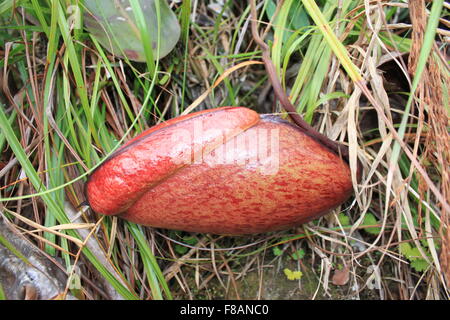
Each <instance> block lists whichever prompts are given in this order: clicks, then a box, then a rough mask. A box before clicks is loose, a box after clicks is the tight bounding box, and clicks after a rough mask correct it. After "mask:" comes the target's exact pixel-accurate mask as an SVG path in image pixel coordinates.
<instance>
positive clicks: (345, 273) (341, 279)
mask: <svg viewBox="0 0 450 320" xmlns="http://www.w3.org/2000/svg"><path fill="white" fill-rule="evenodd" d="M349 279H350V268H349V267H347V266H346V267H344V268H343V269H341V270H336V271H335V272H334V275H333V278H332V279H331V282H332V283H333V284H334V285H335V286H343V285H346V284H347V282H348V280H349Z"/></svg>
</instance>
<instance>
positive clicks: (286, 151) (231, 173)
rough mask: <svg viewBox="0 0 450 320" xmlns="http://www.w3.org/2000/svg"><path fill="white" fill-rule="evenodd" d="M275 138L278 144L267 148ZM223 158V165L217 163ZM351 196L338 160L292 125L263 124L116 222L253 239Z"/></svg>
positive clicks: (172, 178) (171, 178)
mask: <svg viewBox="0 0 450 320" xmlns="http://www.w3.org/2000/svg"><path fill="white" fill-rule="evenodd" d="M277 132H278V137H279V140H278V141H279V144H278V145H276V144H273V145H272V144H271V138H273V137H274V136H276V135H277ZM264 136H265V138H264ZM255 137H257V139H256V140H255V139H254V138H255ZM252 138H253V139H252ZM239 139H244V140H239ZM245 139H247V140H245ZM242 141H246V142H247V143H245V144H243V143H240V144H239V142H242ZM155 143H156V142H155ZM264 146H266V147H264ZM153 147H154V148H156V147H158V145H154V146H153ZM264 148H266V150H263V149H264ZM258 150H259V151H260V152H261V150H262V152H261V154H260V156H259V157H258V156H256V157H255V154H258ZM232 151H233V152H232ZM221 152H222V153H221ZM221 154H225V155H226V157H227V158H226V160H227V161H224V160H223V159H225V158H223V159H222V160H223V161H218V159H220V158H219V155H221ZM277 161H278V162H277ZM276 163H278V166H276V165H275V164H276ZM268 164H272V166H270V165H268ZM274 168H275V169H276V168H278V170H275V169H274ZM351 193H352V183H351V177H350V170H349V167H348V165H347V164H346V163H345V162H344V161H343V160H341V159H340V158H339V157H338V156H337V155H335V154H334V153H332V152H331V151H329V150H328V149H326V148H324V147H323V146H321V145H320V144H319V143H318V142H316V141H315V140H313V139H312V138H310V137H308V136H306V135H305V134H303V133H302V132H301V131H300V130H299V129H297V128H296V127H294V126H293V125H290V124H288V123H286V122H283V121H276V120H274V119H273V118H270V117H266V118H263V119H261V121H260V122H258V124H257V125H254V126H252V127H251V128H250V129H248V130H247V131H245V132H244V133H241V134H240V135H238V136H236V137H234V138H232V139H230V140H228V142H227V143H226V144H225V145H224V148H223V149H222V148H218V149H216V150H214V151H213V152H211V153H209V154H208V155H206V156H205V157H204V159H203V162H202V163H201V164H192V165H189V166H185V167H183V168H181V169H179V170H178V171H177V172H175V173H174V174H172V175H168V176H167V177H166V178H165V180H164V181H163V182H162V183H159V184H156V185H154V186H153V187H152V188H150V189H148V190H147V191H146V192H145V193H144V194H142V195H140V197H139V199H138V200H137V201H136V202H135V203H134V205H132V206H131V207H129V208H128V210H127V211H126V212H124V213H122V214H120V216H121V217H122V218H124V219H127V220H130V221H132V222H136V223H139V224H143V225H148V226H153V227H161V228H167V229H176V230H184V231H193V232H207V233H217V234H250V233H260V232H268V231H274V230H279V229H283V228H289V227H292V226H294V225H298V224H301V223H304V222H307V221H310V220H312V219H314V218H317V217H319V216H320V215H322V214H325V213H327V212H328V211H329V210H330V209H332V208H334V207H336V206H338V205H339V204H341V203H342V202H343V201H345V200H346V199H347V198H348V197H349V196H350V194H351Z"/></svg>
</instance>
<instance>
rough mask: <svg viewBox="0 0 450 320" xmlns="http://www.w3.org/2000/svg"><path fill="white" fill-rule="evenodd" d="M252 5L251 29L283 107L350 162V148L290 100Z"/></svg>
mask: <svg viewBox="0 0 450 320" xmlns="http://www.w3.org/2000/svg"><path fill="white" fill-rule="evenodd" d="M250 5H251V19H252V21H251V30H252V36H253V39H254V40H255V42H256V43H257V44H258V45H259V46H260V48H261V50H262V60H263V62H264V66H265V67H266V71H267V74H268V76H269V80H270V82H271V84H272V87H273V91H274V93H275V96H276V97H277V99H278V100H279V101H280V103H281V105H282V107H283V108H284V110H286V112H287V113H288V115H289V117H290V118H291V119H292V121H293V122H294V123H295V124H296V125H297V126H298V127H300V128H301V129H302V130H303V132H304V133H305V134H307V135H308V136H310V137H311V138H313V139H315V140H317V141H319V142H320V143H321V144H322V145H324V146H325V147H327V148H328V149H330V150H332V151H334V152H335V153H337V154H339V155H341V156H342V158H344V159H345V160H346V161H347V162H348V148H347V147H346V146H344V145H342V144H340V143H338V142H336V141H333V140H331V139H329V138H328V137H327V136H325V135H323V134H322V133H320V132H318V131H317V130H316V129H314V128H313V127H312V126H310V125H309V124H308V123H307V122H306V121H305V120H303V118H302V117H301V116H300V115H299V114H298V113H297V111H296V109H295V107H294V105H293V104H292V103H291V101H289V98H288V97H287V95H286V92H285V91H284V90H283V87H282V86H281V82H280V80H279V79H278V76H277V73H276V69H275V66H274V65H273V62H272V59H271V58H270V49H269V46H268V45H267V44H266V43H265V42H264V41H263V40H262V39H261V37H260V36H259V33H258V25H257V21H258V17H257V13H256V4H255V0H250Z"/></svg>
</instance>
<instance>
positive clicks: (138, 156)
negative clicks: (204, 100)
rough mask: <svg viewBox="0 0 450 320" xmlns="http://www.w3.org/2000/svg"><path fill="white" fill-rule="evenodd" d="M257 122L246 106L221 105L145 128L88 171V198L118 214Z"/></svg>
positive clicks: (107, 211) (102, 210) (101, 210)
mask: <svg viewBox="0 0 450 320" xmlns="http://www.w3.org/2000/svg"><path fill="white" fill-rule="evenodd" d="M258 121H259V115H258V114H257V113H256V112H254V111H252V110H250V109H247V108H242V107H224V108H218V109H213V110H208V111H202V112H197V113H193V114H190V115H187V116H184V117H179V118H175V119H172V120H171V121H168V122H166V123H163V124H160V125H158V126H155V127H153V128H150V129H149V130H147V131H145V132H144V133H142V134H141V135H140V136H138V137H136V138H135V139H133V140H131V141H130V142H128V143H127V144H125V145H124V146H123V147H121V148H120V149H119V150H118V151H117V152H115V153H114V154H113V155H112V156H111V157H110V158H109V159H108V160H106V161H105V162H104V163H103V164H102V165H101V166H100V167H98V168H97V170H95V171H94V172H93V173H92V175H91V176H90V177H89V179H88V182H87V185H86V196H87V200H88V202H89V204H90V206H91V208H92V209H93V210H94V211H96V212H98V213H102V214H117V213H120V212H123V211H125V210H126V209H128V208H129V207H130V206H131V205H132V204H133V203H134V202H135V201H136V200H137V199H139V198H140V197H141V196H142V194H144V193H145V192H147V191H148V190H149V189H150V188H152V187H153V186H154V185H157V184H159V183H161V181H163V180H164V179H166V178H167V177H168V176H170V175H171V174H174V173H175V172H176V171H177V170H180V168H182V167H184V166H186V165H187V163H191V162H192V159H197V157H198V154H202V153H203V152H204V151H205V150H208V149H214V148H215V147H217V146H218V145H222V144H223V143H224V141H227V140H228V139H230V138H231V137H233V136H235V135H238V134H239V133H241V132H242V131H243V130H245V129H247V128H249V127H251V126H253V125H254V124H255V123H257V122H258ZM218 128H220V130H218ZM178 187H179V188H183V186H178Z"/></svg>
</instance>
